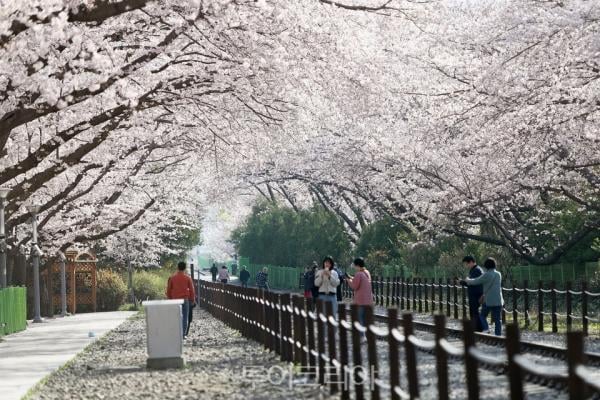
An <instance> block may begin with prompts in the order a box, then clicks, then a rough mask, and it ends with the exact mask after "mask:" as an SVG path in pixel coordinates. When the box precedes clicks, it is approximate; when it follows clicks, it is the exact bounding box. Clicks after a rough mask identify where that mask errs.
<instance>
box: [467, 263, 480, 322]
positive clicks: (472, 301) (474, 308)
mask: <svg viewBox="0 0 600 400" xmlns="http://www.w3.org/2000/svg"><path fill="white" fill-rule="evenodd" d="M463 264H464V265H465V268H468V269H469V279H475V278H478V277H480V276H481V275H483V269H481V267H480V266H479V265H477V261H475V257H473V256H465V257H464V258H463ZM481 296H483V285H473V286H468V288H467V297H468V299H469V316H470V317H471V321H473V322H474V323H475V330H476V331H477V332H482V331H483V326H482V323H481V318H480V314H479V307H480V305H481Z"/></svg>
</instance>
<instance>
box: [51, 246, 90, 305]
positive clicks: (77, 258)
mask: <svg viewBox="0 0 600 400" xmlns="http://www.w3.org/2000/svg"><path fill="white" fill-rule="evenodd" d="M65 255H66V257H67V261H66V262H65V272H66V284H67V285H66V286H67V311H68V312H70V313H71V314H75V313H76V312H78V311H79V312H95V311H96V262H97V261H98V260H97V259H96V256H95V255H94V254H93V253H92V252H88V251H86V252H78V251H75V250H70V251H66V252H65ZM49 281H50V282H49V284H50V287H51V288H52V296H51V298H50V302H51V305H50V306H51V309H52V310H53V312H54V313H55V314H58V313H60V307H61V300H60V263H59V262H55V263H54V264H53V265H52V273H51V275H50V279H49Z"/></svg>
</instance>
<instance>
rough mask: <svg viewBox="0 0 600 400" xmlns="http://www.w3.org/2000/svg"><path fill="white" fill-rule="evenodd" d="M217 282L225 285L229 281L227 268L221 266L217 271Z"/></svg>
mask: <svg viewBox="0 0 600 400" xmlns="http://www.w3.org/2000/svg"><path fill="white" fill-rule="evenodd" d="M219 280H220V281H221V283H227V281H228V280H229V271H227V267H226V266H225V265H223V266H222V267H221V270H220V271H219Z"/></svg>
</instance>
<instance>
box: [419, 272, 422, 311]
mask: <svg viewBox="0 0 600 400" xmlns="http://www.w3.org/2000/svg"><path fill="white" fill-rule="evenodd" d="M418 288H419V313H422V312H423V279H422V278H419V286H418Z"/></svg>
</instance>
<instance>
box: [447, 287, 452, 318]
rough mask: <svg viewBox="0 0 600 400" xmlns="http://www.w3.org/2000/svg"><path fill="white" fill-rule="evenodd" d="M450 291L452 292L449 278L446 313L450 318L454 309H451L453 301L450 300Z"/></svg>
mask: <svg viewBox="0 0 600 400" xmlns="http://www.w3.org/2000/svg"><path fill="white" fill-rule="evenodd" d="M450 292H451V289H450V278H447V279H446V315H447V316H448V318H450V317H451V316H452V314H451V311H452V310H451V309H450V306H451V305H452V302H451V301H450V298H451V297H450V296H451V295H450Z"/></svg>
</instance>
